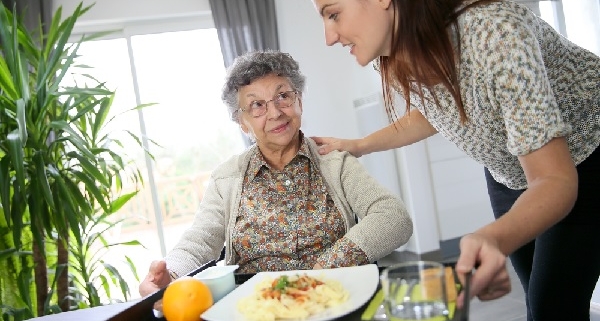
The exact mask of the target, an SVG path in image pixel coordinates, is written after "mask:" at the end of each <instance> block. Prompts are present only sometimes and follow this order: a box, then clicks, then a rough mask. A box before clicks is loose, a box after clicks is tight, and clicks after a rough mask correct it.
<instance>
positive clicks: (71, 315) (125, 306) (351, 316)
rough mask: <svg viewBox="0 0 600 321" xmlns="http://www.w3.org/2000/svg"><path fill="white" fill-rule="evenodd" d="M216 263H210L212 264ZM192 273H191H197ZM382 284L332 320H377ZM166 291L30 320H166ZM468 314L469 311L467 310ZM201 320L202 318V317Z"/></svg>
mask: <svg viewBox="0 0 600 321" xmlns="http://www.w3.org/2000/svg"><path fill="white" fill-rule="evenodd" d="M212 265H214V264H211V265H208V266H212ZM208 266H207V265H205V266H202V267H201V268H199V269H198V270H196V271H194V272H195V273H197V272H199V271H201V270H203V269H205V268H207V267H208ZM384 268H385V267H383V266H380V267H379V272H380V273H381V272H382V271H383V269H384ZM195 273H193V272H192V273H190V274H195ZM234 276H235V281H236V285H240V284H242V283H244V282H245V281H247V280H249V279H250V278H251V277H252V276H254V274H234ZM379 289H380V286H378V287H377V290H376V291H374V293H373V294H372V295H371V299H369V300H368V301H367V302H366V303H364V304H363V305H362V306H360V307H358V308H357V309H356V310H354V311H353V312H350V313H348V314H346V315H344V316H341V317H339V318H336V319H332V320H339V321H377V320H362V319H361V317H362V315H363V312H364V311H365V309H366V308H367V306H368V305H369V303H370V302H371V300H372V298H373V297H374V296H375V294H376V293H377V291H379ZM163 293H164V289H162V290H159V291H157V292H155V293H153V294H151V295H148V296H146V297H144V298H141V299H136V300H132V301H129V302H123V303H114V304H109V305H104V306H99V307H93V308H87V309H81V310H75V311H68V312H62V313H58V314H51V315H46V316H43V317H37V318H34V319H30V320H35V321H75V320H77V321H80V320H86V321H165V318H162V317H161V318H157V317H155V315H154V312H153V306H154V303H155V302H156V301H158V300H160V299H161V298H162V294H163ZM463 312H464V311H462V310H461V309H458V310H457V311H456V313H455V314H454V317H453V318H452V321H455V320H456V321H459V320H467V319H466V318H464V317H463ZM467 314H468V312H467ZM200 320H201V319H200Z"/></svg>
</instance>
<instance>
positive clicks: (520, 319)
mask: <svg viewBox="0 0 600 321" xmlns="http://www.w3.org/2000/svg"><path fill="white" fill-rule="evenodd" d="M401 256H402V259H403V260H405V259H406V257H405V255H404V254H402V255H401ZM398 259H399V257H398V256H394V257H389V256H388V257H385V258H383V259H382V260H380V261H379V262H378V263H379V264H380V265H381V266H386V265H389V264H390V263H392V262H393V261H396V262H398V261H397V260H398ZM507 268H508V271H509V274H510V279H511V282H512V291H511V293H509V294H508V295H506V296H504V297H502V298H500V299H497V300H493V301H486V302H482V301H479V299H477V298H475V299H473V300H472V301H471V311H470V315H469V320H470V321H527V313H526V310H525V293H524V292H523V287H522V286H521V283H519V280H518V278H517V274H516V273H515V271H514V269H513V268H512V265H511V264H510V262H508V263H507ZM590 314H591V316H590V321H600V308H597V309H592V312H591V313H590Z"/></svg>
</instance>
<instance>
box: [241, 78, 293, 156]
mask: <svg viewBox="0 0 600 321" xmlns="http://www.w3.org/2000/svg"><path fill="white" fill-rule="evenodd" d="M292 90H293V88H292V86H291V85H290V83H289V81H288V80H287V78H284V77H279V76H277V75H267V76H265V77H262V78H259V79H257V80H255V81H253V82H252V83H250V84H249V85H247V86H244V87H242V88H241V89H240V90H239V92H238V97H239V104H240V106H241V108H242V109H244V110H245V111H240V113H239V116H240V117H239V120H240V126H241V128H242V130H243V131H244V132H245V133H246V134H249V135H252V136H253V137H254V139H255V140H256V143H257V144H258V147H259V148H261V149H263V148H268V149H270V150H273V151H276V150H280V149H284V148H286V147H288V146H291V145H293V144H295V143H296V141H295V140H294V139H295V138H297V137H298V133H299V130H300V125H301V116H302V101H301V100H300V96H299V95H298V96H297V98H296V99H295V101H294V102H293V103H292V104H291V105H290V106H289V107H284V106H283V104H280V106H279V107H277V106H275V100H277V99H281V97H286V95H289V94H291V95H294V94H293V93H289V92H290V91H292ZM260 101H266V102H267V111H266V113H265V114H264V115H262V116H258V117H254V116H252V115H251V114H250V113H249V110H248V109H249V108H248V106H250V105H254V106H257V105H260V103H258V104H257V102H260Z"/></svg>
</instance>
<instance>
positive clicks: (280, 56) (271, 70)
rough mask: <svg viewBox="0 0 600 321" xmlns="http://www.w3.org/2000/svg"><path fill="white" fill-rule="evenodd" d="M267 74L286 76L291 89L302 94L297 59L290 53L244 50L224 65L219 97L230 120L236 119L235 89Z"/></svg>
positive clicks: (237, 105)
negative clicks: (225, 72)
mask: <svg viewBox="0 0 600 321" xmlns="http://www.w3.org/2000/svg"><path fill="white" fill-rule="evenodd" d="M271 74H275V75H277V76H280V77H285V78H287V79H288V81H289V82H290V85H291V86H292V90H295V91H298V93H299V95H302V92H303V91H304V84H305V79H306V78H305V77H304V75H303V74H302V73H301V72H300V67H299V65H298V62H297V61H296V60H294V58H292V56H291V55H290V54H287V53H283V52H279V51H275V50H266V51H253V52H248V53H245V54H243V55H241V56H238V57H237V58H235V60H234V61H233V64H231V66H230V67H229V68H228V69H227V75H226V76H225V85H224V86H223V93H222V94H221V99H222V100H223V102H224V103H225V105H226V106H227V110H228V111H229V114H230V115H231V119H232V120H233V121H235V122H239V118H238V111H239V108H240V106H239V100H238V91H239V90H240V88H242V87H244V86H247V85H249V84H250V83H252V82H253V81H255V80H257V79H259V78H262V77H264V76H267V75H271Z"/></svg>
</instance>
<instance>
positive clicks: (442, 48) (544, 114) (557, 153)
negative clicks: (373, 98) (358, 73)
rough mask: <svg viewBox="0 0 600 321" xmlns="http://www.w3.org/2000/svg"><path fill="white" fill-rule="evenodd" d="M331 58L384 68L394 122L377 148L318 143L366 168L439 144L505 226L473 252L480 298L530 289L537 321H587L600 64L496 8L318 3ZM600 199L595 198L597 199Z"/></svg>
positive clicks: (464, 0)
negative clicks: (340, 52)
mask: <svg viewBox="0 0 600 321" xmlns="http://www.w3.org/2000/svg"><path fill="white" fill-rule="evenodd" d="M313 2H314V4H315V7H316V9H317V11H318V12H319V13H320V15H321V16H322V18H323V23H324V28H325V36H326V41H327V45H330V46H331V45H334V44H336V43H340V44H341V45H343V46H348V47H350V53H351V54H352V55H354V56H355V57H356V60H357V62H358V63H359V64H360V65H363V66H364V65H367V64H368V63H369V62H371V61H373V60H375V66H376V68H377V69H378V71H379V72H380V74H381V78H382V83H383V89H384V90H383V92H384V97H385V101H386V109H387V111H388V113H389V114H390V116H392V117H395V116H396V115H397V113H396V110H394V107H393V106H392V96H393V94H394V91H397V92H399V93H400V94H401V95H403V97H404V99H405V100H406V106H407V108H406V109H407V110H406V113H404V115H403V116H402V117H400V118H398V117H395V118H394V119H395V122H394V123H393V124H391V125H390V126H388V127H386V128H383V129H381V130H379V131H377V132H375V133H373V134H371V135H369V136H367V137H364V138H362V139H357V140H344V139H337V138H331V137H326V138H324V137H316V138H315V140H316V141H317V143H319V144H320V145H321V150H320V152H321V153H323V154H326V153H328V152H330V151H332V150H346V151H349V152H351V153H352V154H354V155H355V156H361V155H364V154H368V153H371V152H376V151H382V150H387V149H391V148H398V147H402V146H406V145H409V144H412V143H414V142H417V141H420V140H422V139H425V138H427V137H429V136H431V135H434V134H436V133H440V134H441V135H443V136H444V137H445V138H447V139H448V140H450V141H451V142H453V143H454V144H456V146H458V147H459V148H460V149H461V150H463V151H464V152H465V153H466V154H468V155H469V156H470V157H472V158H473V159H475V160H476V161H478V162H480V163H481V164H483V165H484V166H485V168H486V171H485V175H486V179H487V182H488V192H489V196H490V199H491V203H492V208H493V210H494V214H495V216H496V218H497V219H496V220H495V221H494V222H493V223H491V224H489V225H487V226H484V227H482V228H481V229H479V230H477V231H474V232H473V233H472V234H469V235H466V236H464V237H463V238H462V240H461V244H460V249H461V255H460V258H459V261H458V265H457V268H458V269H459V271H461V272H466V271H469V270H471V269H473V268H475V267H477V270H476V272H475V273H474V278H473V291H472V293H473V295H476V296H478V297H479V298H480V299H482V300H491V299H495V298H498V297H501V296H503V295H504V294H506V293H508V292H509V291H510V283H509V280H508V276H507V273H506V268H505V257H506V255H510V258H511V263H512V264H513V266H514V267H515V270H516V272H517V274H518V276H519V278H520V280H521V283H522V285H523V287H524V289H525V293H526V299H527V313H528V320H588V319H589V309H590V299H591V295H592V292H593V289H594V286H595V284H596V282H597V280H598V275H599V274H600V237H598V233H599V232H600V213H599V211H600V197H598V196H597V194H596V193H595V192H594V190H597V187H598V185H599V184H600V151H598V145H599V144H600V95H599V93H600V58H599V57H597V56H595V55H594V54H592V53H590V52H588V51H586V50H584V49H582V48H580V47H578V46H576V45H574V44H573V43H571V42H569V41H568V40H567V39H565V38H563V37H561V36H560V35H559V34H557V33H556V32H555V30H554V29H553V28H552V27H551V26H549V25H548V24H546V23H545V22H544V21H543V20H541V19H540V18H539V17H537V16H536V15H534V14H533V13H532V12H531V11H530V10H528V9H527V8H526V7H524V6H522V5H519V4H517V3H514V2H510V1H499V0H498V1H494V0H480V1H477V0H419V1H415V0H313ZM594 187H596V188H594Z"/></svg>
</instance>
